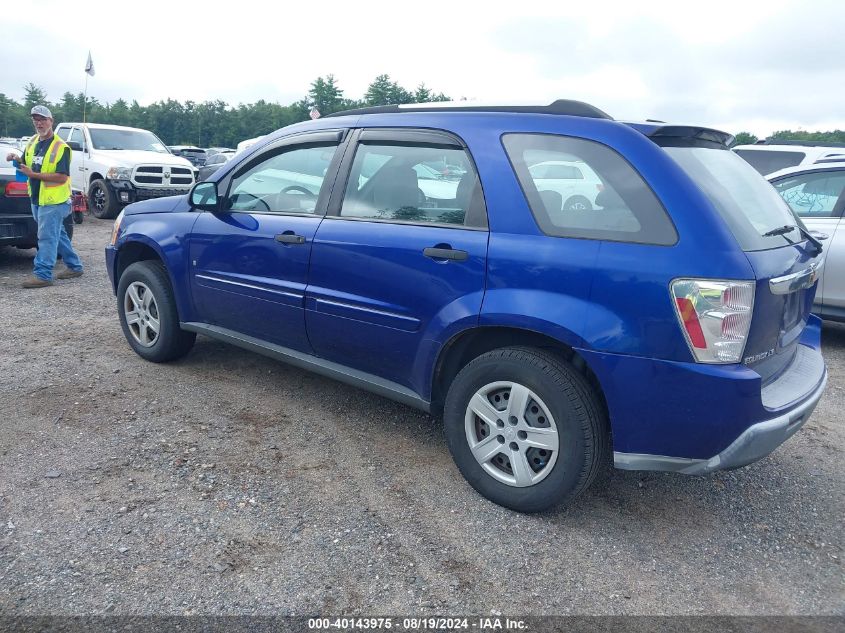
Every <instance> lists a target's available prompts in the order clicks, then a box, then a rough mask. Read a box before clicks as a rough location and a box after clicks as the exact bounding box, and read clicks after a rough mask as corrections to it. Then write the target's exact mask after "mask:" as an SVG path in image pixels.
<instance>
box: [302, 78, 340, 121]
mask: <svg viewBox="0 0 845 633" xmlns="http://www.w3.org/2000/svg"><path fill="white" fill-rule="evenodd" d="M308 100H309V103H310V104H311V105H313V106H314V107H316V108H317V110H318V111H319V112H320V114H321V115H326V114H331V113H332V112H337V111H338V110H342V109H343V90H341V89H340V87H338V85H337V83H335V78H334V75H327V76H326V78H325V79H323V78H322V77H317V79H315V80H314V82H313V83H312V84H311V90H309V91H308Z"/></svg>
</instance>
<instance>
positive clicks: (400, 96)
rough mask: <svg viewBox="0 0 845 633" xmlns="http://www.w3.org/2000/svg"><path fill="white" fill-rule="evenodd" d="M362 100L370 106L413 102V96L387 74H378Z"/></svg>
mask: <svg viewBox="0 0 845 633" xmlns="http://www.w3.org/2000/svg"><path fill="white" fill-rule="evenodd" d="M364 101H366V103H367V105H370V106H380V105H393V104H401V103H413V96H412V95H411V93H410V92H408V91H407V90H405V89H404V88H403V87H402V86H400V85H399V84H398V83H396V82H395V81H390V76H389V75H379V76H378V77H376V78H375V80H374V81H373V83H371V84H370V85H369V87H368V88H367V94H365V95H364Z"/></svg>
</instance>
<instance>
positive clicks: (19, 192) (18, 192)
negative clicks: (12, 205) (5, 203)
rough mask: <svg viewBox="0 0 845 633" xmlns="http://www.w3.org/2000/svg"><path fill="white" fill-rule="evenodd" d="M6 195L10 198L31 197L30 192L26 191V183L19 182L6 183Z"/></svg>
mask: <svg viewBox="0 0 845 633" xmlns="http://www.w3.org/2000/svg"><path fill="white" fill-rule="evenodd" d="M4 193H5V195H6V197H8V198H19V197H22V196H28V195H29V192H28V191H27V189H26V183H25V182H18V181H16V180H13V181H11V182H7V183H6V189H5V190H4Z"/></svg>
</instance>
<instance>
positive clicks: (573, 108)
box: [323, 99, 613, 119]
mask: <svg viewBox="0 0 845 633" xmlns="http://www.w3.org/2000/svg"><path fill="white" fill-rule="evenodd" d="M401 112H519V113H531V114H564V115H567V116H580V117H589V118H593V119H613V117H612V116H610V115H609V114H607V113H606V112H602V111H601V110H599V109H598V108H597V107H595V106H592V105H590V104H589V103H584V102H583V101H570V100H568V99H558V100H557V101H553V102H552V103H550V104H549V105H546V106H540V105H528V106H520V105H473V104H472V102H471V101H441V102H438V103H409V104H403V105H385V106H374V107H370V108H355V109H353V110H343V111H341V112H333V113H332V114H327V115H326V116H325V117H323V118H327V117H336V116H348V115H353V114H383V113H401Z"/></svg>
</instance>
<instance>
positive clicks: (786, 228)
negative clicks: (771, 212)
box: [763, 224, 798, 237]
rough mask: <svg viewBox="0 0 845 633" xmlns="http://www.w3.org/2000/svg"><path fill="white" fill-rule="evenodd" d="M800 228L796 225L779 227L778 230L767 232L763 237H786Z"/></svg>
mask: <svg viewBox="0 0 845 633" xmlns="http://www.w3.org/2000/svg"><path fill="white" fill-rule="evenodd" d="M797 228H798V226H797V225H795V224H785V225H784V226H779V227H778V228H776V229H772V230H771V231H766V232H765V233H763V237H774V236H775V235H786V234H787V233H791V232H792V231H794V230H795V229H797Z"/></svg>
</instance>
